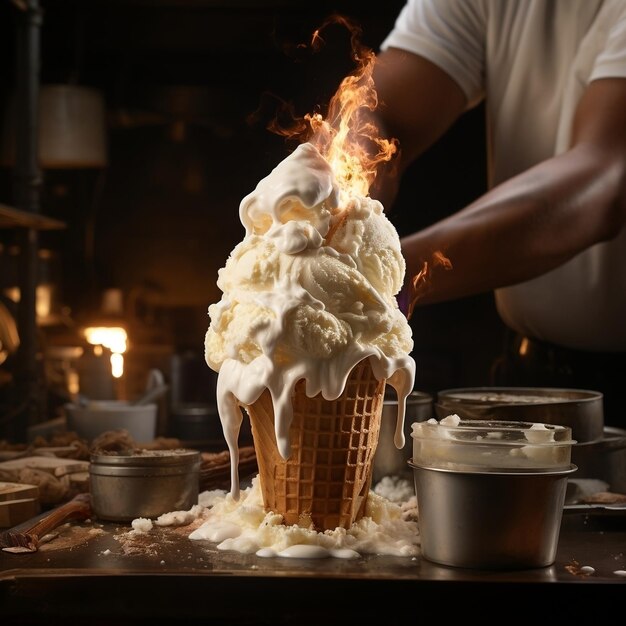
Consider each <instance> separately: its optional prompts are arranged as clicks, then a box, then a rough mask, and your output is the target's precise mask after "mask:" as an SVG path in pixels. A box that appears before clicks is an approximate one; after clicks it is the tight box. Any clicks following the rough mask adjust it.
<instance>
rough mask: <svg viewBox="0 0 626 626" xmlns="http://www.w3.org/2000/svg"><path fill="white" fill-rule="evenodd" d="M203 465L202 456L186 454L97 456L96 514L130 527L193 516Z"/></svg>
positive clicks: (92, 472)
mask: <svg viewBox="0 0 626 626" xmlns="http://www.w3.org/2000/svg"><path fill="white" fill-rule="evenodd" d="M200 461H201V458H200V452H198V451H196V450H185V449H177V450H132V451H129V452H122V453H111V454H92V455H91V464H90V468H89V480H90V492H91V504H92V508H93V511H94V513H95V515H96V516H97V517H98V518H99V519H102V520H110V521H116V522H125V521H131V520H134V519H136V518H139V517H145V518H150V519H154V518H157V517H159V515H162V514H164V513H169V512H171V511H186V510H189V509H190V508H191V507H192V506H193V505H194V504H197V502H198V491H199V482H200Z"/></svg>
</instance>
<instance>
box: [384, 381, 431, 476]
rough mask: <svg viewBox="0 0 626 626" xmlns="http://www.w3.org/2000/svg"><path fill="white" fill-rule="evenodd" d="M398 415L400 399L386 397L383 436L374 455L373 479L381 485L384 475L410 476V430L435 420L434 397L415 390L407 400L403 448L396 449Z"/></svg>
mask: <svg viewBox="0 0 626 626" xmlns="http://www.w3.org/2000/svg"><path fill="white" fill-rule="evenodd" d="M397 416H398V399H397V397H396V396H395V393H393V394H392V393H387V394H385V400H384V402H383V412H382V416H381V421H380V435H379V438H378V446H377V448H376V453H375V455H374V465H373V470H372V472H373V480H374V482H378V481H379V480H381V479H382V478H384V477H385V476H407V477H410V474H411V470H410V468H409V467H408V465H407V461H408V460H409V459H410V458H411V449H412V444H411V427H412V425H413V424H414V423H415V422H423V421H425V420H428V419H430V418H431V417H434V410H433V396H432V395H431V394H429V393H425V392H423V391H413V392H412V393H410V394H409V396H408V397H407V399H406V413H405V417H404V439H405V445H404V448H402V449H398V448H396V444H395V443H394V441H393V439H394V434H395V430H396V418H397Z"/></svg>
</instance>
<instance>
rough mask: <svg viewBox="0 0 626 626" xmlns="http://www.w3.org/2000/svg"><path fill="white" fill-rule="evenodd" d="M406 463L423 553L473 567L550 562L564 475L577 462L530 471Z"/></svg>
mask: <svg viewBox="0 0 626 626" xmlns="http://www.w3.org/2000/svg"><path fill="white" fill-rule="evenodd" d="M411 467H412V468H413V473H414V477H415V492H416V495H417V504H418V511H419V513H418V520H419V532H420V540H421V551H422V554H423V556H424V557H425V558H427V559H428V560H430V561H433V562H435V563H440V564H443V565H449V566H452V567H464V568H472V569H530V568H537V567H546V566H548V565H552V563H554V561H555V558H556V549H557V545H558V538H559V531H560V524H561V519H562V515H563V505H564V502H565V492H566V488H567V479H568V476H569V475H570V474H571V473H572V472H574V471H575V470H576V466H574V465H572V466H571V467H570V468H569V469H561V470H555V471H535V472H533V471H528V472H527V471H497V470H494V471H487V470H484V471H475V472H467V471H454V470H445V469H439V468H430V467H420V466H417V465H414V464H411Z"/></svg>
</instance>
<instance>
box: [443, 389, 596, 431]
mask: <svg viewBox="0 0 626 626" xmlns="http://www.w3.org/2000/svg"><path fill="white" fill-rule="evenodd" d="M435 411H436V413H437V417H438V418H439V419H442V418H444V417H446V416H447V415H450V414H452V413H456V414H457V415H459V417H461V418H464V419H481V420H485V419H498V420H507V421H508V420H511V421H523V422H540V423H543V424H556V425H561V426H569V427H570V428H571V429H572V437H573V438H574V439H575V440H576V441H577V442H579V443H581V442H587V441H597V440H600V439H602V437H603V429H604V407H603V395H602V394H601V393H600V392H598V391H589V390H585V389H553V388H547V387H467V388H458V389H445V390H443V391H439V392H438V393H437V401H436V404H435Z"/></svg>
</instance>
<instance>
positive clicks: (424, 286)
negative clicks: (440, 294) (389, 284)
mask: <svg viewBox="0 0 626 626" xmlns="http://www.w3.org/2000/svg"><path fill="white" fill-rule="evenodd" d="M437 266H441V267H443V269H444V270H451V269H452V262H451V261H450V259H449V258H448V257H446V256H445V255H444V254H443V252H441V251H440V250H437V251H436V252H434V253H433V257H432V262H431V263H430V265H429V263H428V261H424V263H423V265H422V269H421V270H420V271H419V272H418V273H417V274H415V276H413V278H412V279H411V296H410V300H409V307H408V312H407V319H411V317H412V316H413V311H414V309H415V305H416V304H417V301H418V300H419V299H420V298H421V297H422V296H423V295H424V293H425V292H426V291H427V290H428V288H429V287H430V277H431V274H432V271H433V269H434V268H435V267H437Z"/></svg>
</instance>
